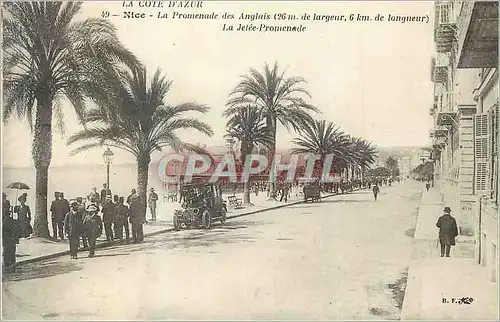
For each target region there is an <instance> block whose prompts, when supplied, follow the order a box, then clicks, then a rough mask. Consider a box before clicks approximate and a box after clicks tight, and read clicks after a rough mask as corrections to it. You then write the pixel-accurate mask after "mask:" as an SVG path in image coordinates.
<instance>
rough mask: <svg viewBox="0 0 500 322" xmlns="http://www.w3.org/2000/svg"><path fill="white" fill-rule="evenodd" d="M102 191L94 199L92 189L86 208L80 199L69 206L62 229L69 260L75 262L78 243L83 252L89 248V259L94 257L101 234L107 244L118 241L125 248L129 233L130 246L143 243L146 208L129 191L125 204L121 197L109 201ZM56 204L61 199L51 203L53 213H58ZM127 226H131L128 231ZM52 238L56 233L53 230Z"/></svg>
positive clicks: (109, 193)
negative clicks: (131, 243)
mask: <svg viewBox="0 0 500 322" xmlns="http://www.w3.org/2000/svg"><path fill="white" fill-rule="evenodd" d="M103 190H104V193H101V195H99V198H97V196H98V195H97V193H96V189H95V188H94V189H93V191H92V192H91V193H90V195H89V196H88V198H87V199H88V202H89V204H88V205H86V204H85V203H84V202H83V198H77V199H76V200H75V201H73V202H72V203H71V204H70V211H69V212H68V213H66V214H65V216H64V222H63V226H64V229H65V232H66V235H67V236H68V240H69V246H70V253H71V258H74V259H76V258H77V252H78V248H79V247H80V240H81V241H82V243H83V247H84V248H87V247H88V249H89V257H93V256H94V254H95V246H96V240H97V238H98V237H100V236H101V235H102V233H103V231H104V233H105V235H106V240H107V241H108V242H113V241H114V240H118V241H119V243H120V244H123V243H127V244H128V243H129V242H130V231H131V232H132V234H131V235H132V236H131V237H132V242H133V243H140V242H142V241H143V240H144V231H143V225H144V223H146V205H145V204H144V202H143V201H142V198H141V197H140V196H139V195H138V194H137V191H136V190H135V189H132V191H131V194H130V195H129V196H128V197H127V200H126V201H125V198H124V197H120V196H118V195H114V196H113V197H112V196H111V191H110V190H109V189H108V188H106V186H104V189H103ZM59 196H60V195H59ZM58 200H61V199H60V197H59V199H56V200H54V202H53V204H55V207H54V209H60V208H59V207H58V206H57V203H58ZM125 202H126V204H125ZM61 208H62V207H61ZM101 214H102V218H101ZM53 216H54V215H53ZM55 217H56V218H58V220H59V218H60V215H58V214H56V215H55ZM57 225H59V224H57ZM130 226H132V227H131V229H130ZM57 228H59V226H57ZM55 234H56V230H54V235H55ZM62 238H64V237H62Z"/></svg>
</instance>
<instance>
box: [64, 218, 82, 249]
mask: <svg viewBox="0 0 500 322" xmlns="http://www.w3.org/2000/svg"><path fill="white" fill-rule="evenodd" d="M64 227H65V228H66V235H67V236H68V240H69V251H70V253H71V257H76V256H77V254H78V239H79V238H80V220H79V218H78V212H76V211H70V212H68V213H67V214H66V217H65V218H64Z"/></svg>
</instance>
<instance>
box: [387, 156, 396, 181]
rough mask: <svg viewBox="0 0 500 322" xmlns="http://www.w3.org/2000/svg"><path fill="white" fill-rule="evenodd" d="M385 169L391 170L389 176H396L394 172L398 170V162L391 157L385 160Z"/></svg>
mask: <svg viewBox="0 0 500 322" xmlns="http://www.w3.org/2000/svg"><path fill="white" fill-rule="evenodd" d="M385 165H386V167H387V168H388V169H389V170H391V175H393V176H394V175H396V170H397V169H398V161H397V160H396V159H395V158H393V157H392V156H391V157H389V158H387V160H386V161H385Z"/></svg>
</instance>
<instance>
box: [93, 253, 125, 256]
mask: <svg viewBox="0 0 500 322" xmlns="http://www.w3.org/2000/svg"><path fill="white" fill-rule="evenodd" d="M127 255H130V253H120V254H99V253H96V254H95V255H94V257H115V256H127Z"/></svg>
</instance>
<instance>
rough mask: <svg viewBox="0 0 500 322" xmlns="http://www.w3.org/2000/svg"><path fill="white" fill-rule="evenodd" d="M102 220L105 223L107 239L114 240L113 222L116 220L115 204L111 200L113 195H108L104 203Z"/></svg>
mask: <svg viewBox="0 0 500 322" xmlns="http://www.w3.org/2000/svg"><path fill="white" fill-rule="evenodd" d="M102 221H103V223H104V232H105V233H106V240H107V241H108V242H110V241H113V239H114V238H113V227H112V225H113V222H114V221H115V205H114V204H113V203H112V202H111V197H110V196H108V197H106V201H104V204H103V205H102Z"/></svg>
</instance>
